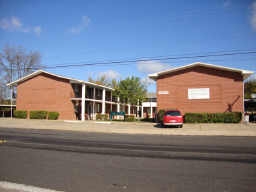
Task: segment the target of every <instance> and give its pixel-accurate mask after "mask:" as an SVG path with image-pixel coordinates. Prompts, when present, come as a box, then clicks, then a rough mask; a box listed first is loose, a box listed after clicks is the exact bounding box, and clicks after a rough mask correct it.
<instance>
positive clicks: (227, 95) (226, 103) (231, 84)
mask: <svg viewBox="0 0 256 192" xmlns="http://www.w3.org/2000/svg"><path fill="white" fill-rule="evenodd" d="M252 73H253V72H252V71H246V70H240V69H234V68H227V67H223V66H217V65H212V64H206V63H199V62H198V63H192V64H190V65H186V66H182V67H178V68H173V69H170V70H166V71H161V72H158V73H154V74H150V75H149V77H150V78H152V79H154V80H155V81H156V83H157V108H158V110H159V109H179V110H181V111H182V113H183V114H184V113H187V112H212V113H213V112H228V111H237V112H243V111H244V88H243V86H244V83H243V81H244V80H245V79H246V78H247V77H249V76H250V75H251V74H252Z"/></svg>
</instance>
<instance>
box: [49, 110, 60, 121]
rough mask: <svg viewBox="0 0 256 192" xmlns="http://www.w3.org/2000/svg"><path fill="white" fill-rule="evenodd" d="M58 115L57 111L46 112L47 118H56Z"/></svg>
mask: <svg viewBox="0 0 256 192" xmlns="http://www.w3.org/2000/svg"><path fill="white" fill-rule="evenodd" d="M59 115H60V114H59V113H58V112H54V111H50V112H48V119H49V120H56V119H58V117H59Z"/></svg>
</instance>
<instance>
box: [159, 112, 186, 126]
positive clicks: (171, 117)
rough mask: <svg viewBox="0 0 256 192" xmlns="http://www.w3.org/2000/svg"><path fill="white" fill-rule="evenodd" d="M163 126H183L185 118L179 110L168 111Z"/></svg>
mask: <svg viewBox="0 0 256 192" xmlns="http://www.w3.org/2000/svg"><path fill="white" fill-rule="evenodd" d="M162 124H163V126H169V125H174V126H178V127H180V128H181V127H182V126H183V116H182V115H181V112H180V111H179V110H168V111H166V112H165V113H164V117H163V122H162Z"/></svg>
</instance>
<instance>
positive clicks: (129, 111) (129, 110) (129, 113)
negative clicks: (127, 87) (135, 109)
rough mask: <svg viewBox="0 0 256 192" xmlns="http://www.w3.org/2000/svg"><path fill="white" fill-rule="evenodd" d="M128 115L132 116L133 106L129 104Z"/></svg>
mask: <svg viewBox="0 0 256 192" xmlns="http://www.w3.org/2000/svg"><path fill="white" fill-rule="evenodd" d="M128 115H131V104H128Z"/></svg>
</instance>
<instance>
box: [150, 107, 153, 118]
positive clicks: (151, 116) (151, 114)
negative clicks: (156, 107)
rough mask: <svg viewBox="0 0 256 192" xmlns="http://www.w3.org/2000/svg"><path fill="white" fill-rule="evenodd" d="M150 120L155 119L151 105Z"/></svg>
mask: <svg viewBox="0 0 256 192" xmlns="http://www.w3.org/2000/svg"><path fill="white" fill-rule="evenodd" d="M150 118H153V107H152V106H151V105H150Z"/></svg>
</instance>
